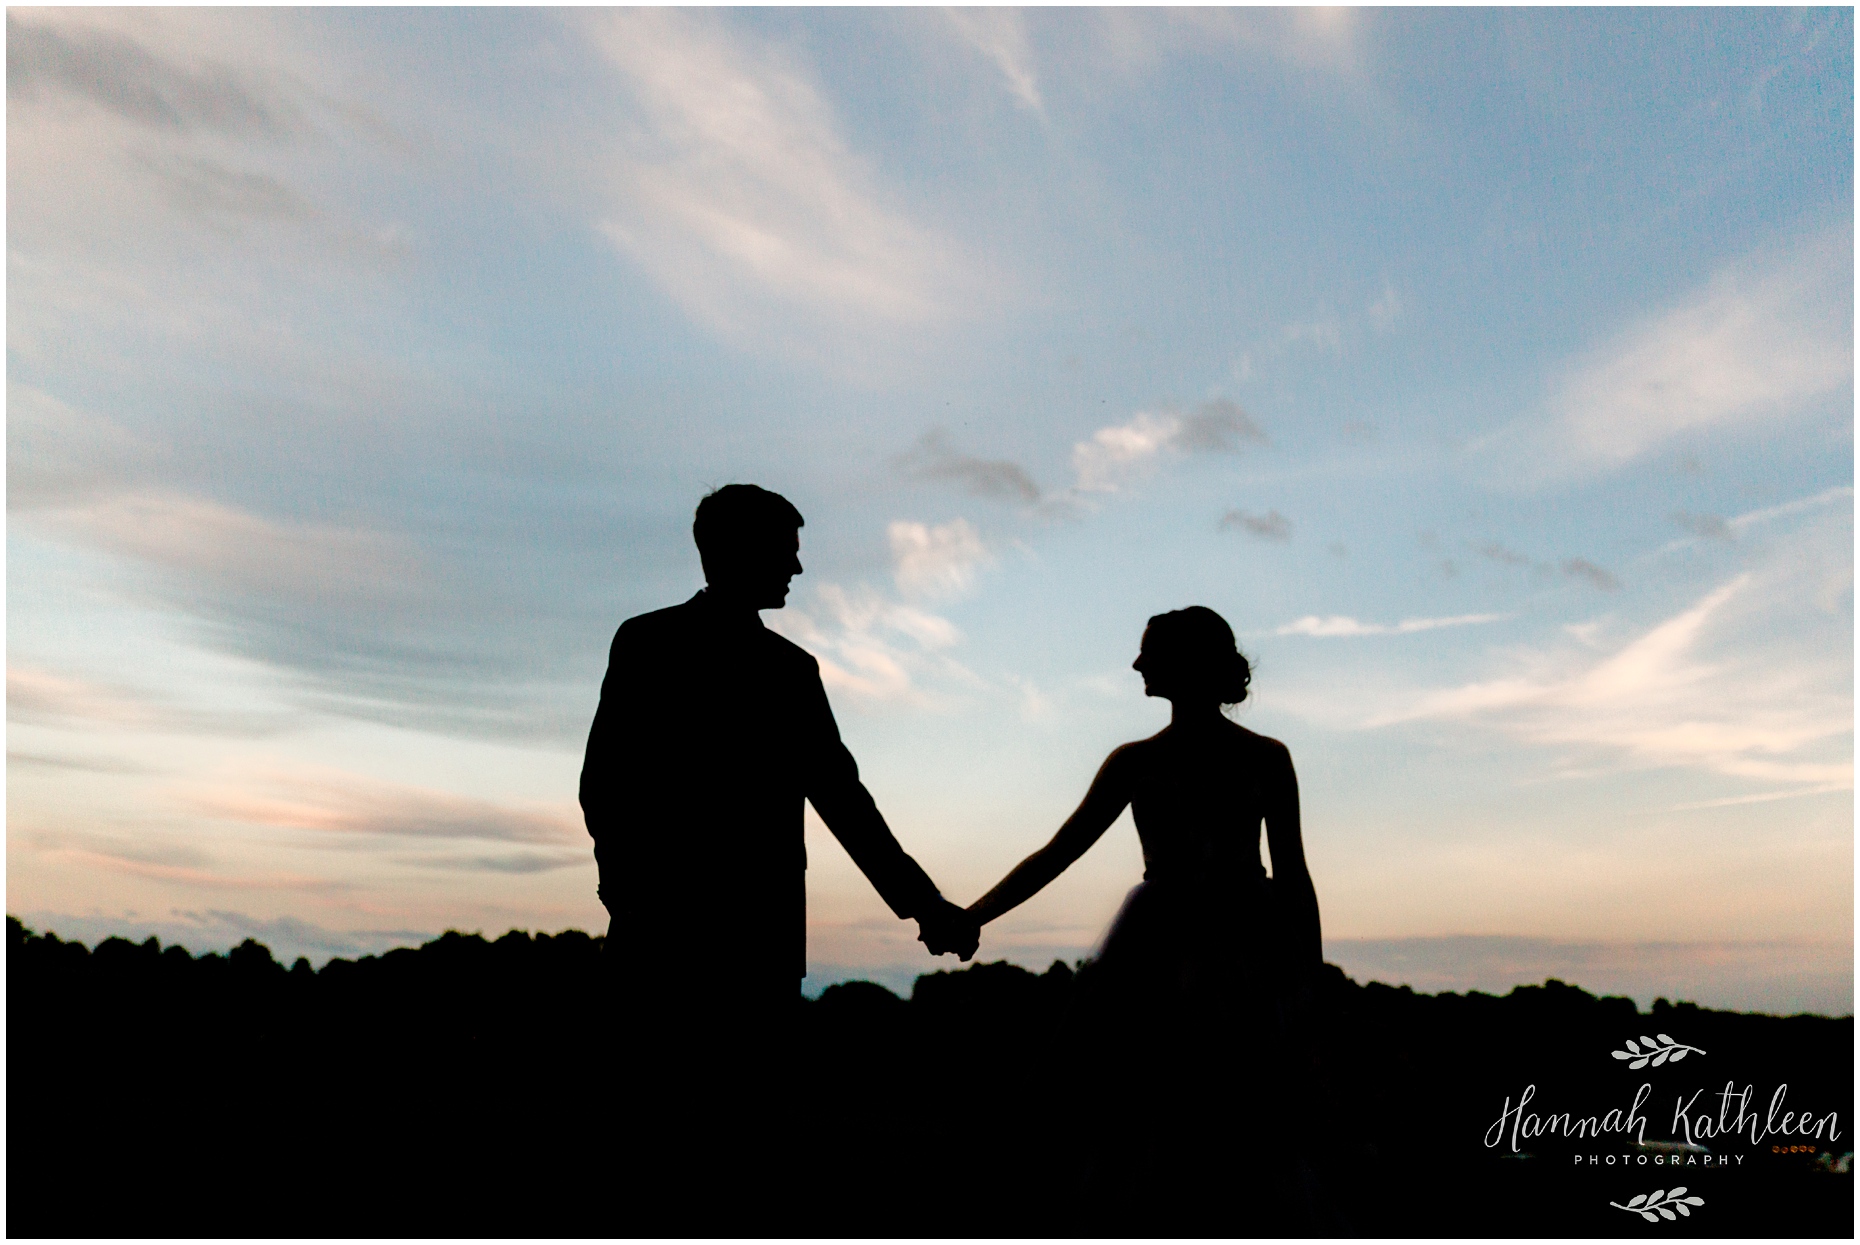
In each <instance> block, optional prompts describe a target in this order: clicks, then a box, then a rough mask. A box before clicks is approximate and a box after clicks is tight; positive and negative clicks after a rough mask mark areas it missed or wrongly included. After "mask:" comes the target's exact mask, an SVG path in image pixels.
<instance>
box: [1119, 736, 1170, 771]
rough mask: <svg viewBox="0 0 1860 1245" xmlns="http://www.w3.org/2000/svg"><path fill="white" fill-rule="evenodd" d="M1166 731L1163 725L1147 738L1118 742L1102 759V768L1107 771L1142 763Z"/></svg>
mask: <svg viewBox="0 0 1860 1245" xmlns="http://www.w3.org/2000/svg"><path fill="white" fill-rule="evenodd" d="M1168 733H1169V731H1168V729H1167V728H1166V727H1165V728H1164V729H1163V730H1160V731H1157V732H1156V733H1155V734H1154V735H1151V736H1150V737H1149V738H1148V739H1133V740H1131V741H1130V742H1129V743H1127V744H1119V745H1118V746H1117V747H1115V748H1113V749H1111V755H1110V756H1108V757H1106V758H1105V759H1104V767H1103V768H1104V769H1105V770H1106V771H1107V772H1108V771H1110V770H1113V769H1128V768H1130V767H1131V766H1134V765H1141V764H1143V762H1144V760H1145V758H1147V757H1148V756H1149V755H1150V754H1151V753H1153V752H1154V751H1155V750H1156V747H1157V745H1158V744H1159V743H1160V742H1161V740H1162V738H1163V736H1165V735H1167V734H1168Z"/></svg>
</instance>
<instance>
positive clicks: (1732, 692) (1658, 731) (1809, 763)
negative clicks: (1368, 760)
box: [1368, 568, 1853, 788]
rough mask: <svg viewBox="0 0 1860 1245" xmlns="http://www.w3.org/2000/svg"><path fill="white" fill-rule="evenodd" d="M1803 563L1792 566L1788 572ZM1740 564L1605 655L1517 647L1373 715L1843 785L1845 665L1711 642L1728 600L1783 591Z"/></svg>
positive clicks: (1848, 717) (1750, 612)
mask: <svg viewBox="0 0 1860 1245" xmlns="http://www.w3.org/2000/svg"><path fill="white" fill-rule="evenodd" d="M1801 569H1803V568H1795V570H1796V572H1797V573H1799V571H1800V570H1801ZM1754 583H1755V578H1754V573H1751V572H1746V573H1744V574H1740V575H1738V576H1736V577H1735V578H1733V579H1731V580H1729V581H1727V582H1726V583H1723V584H1721V585H1719V586H1718V587H1717V588H1715V589H1713V590H1712V591H1710V592H1709V593H1706V594H1705V595H1704V596H1703V597H1701V598H1699V599H1698V600H1697V601H1696V602H1695V603H1694V604H1692V605H1691V606H1690V607H1688V608H1686V609H1685V610H1682V611H1681V612H1679V613H1678V614H1675V615H1673V616H1672V617H1671V618H1668V619H1667V620H1665V621H1664V622H1662V623H1660V624H1659V625H1657V626H1655V627H1653V628H1652V629H1650V630H1649V631H1647V632H1646V633H1645V634H1643V635H1641V636H1639V637H1638V638H1636V639H1634V640H1633V641H1631V642H1630V643H1628V644H1626V645H1625V646H1623V647H1621V648H1620V649H1618V650H1617V651H1615V652H1613V653H1612V654H1608V655H1605V656H1603V657H1601V658H1600V659H1599V660H1595V659H1594V658H1593V657H1592V656H1591V655H1590V653H1588V652H1584V653H1581V654H1570V653H1556V652H1542V653H1525V654H1520V655H1519V658H1518V661H1519V663H1520V665H1521V666H1522V669H1521V670H1519V671H1518V672H1517V673H1513V674H1507V675H1502V676H1500V677H1498V678H1493V679H1488V680H1484V681H1480V682H1475V683H1468V684H1464V685H1462V686H1460V687H1456V688H1449V689H1445V690H1441V691H1435V692H1430V693H1427V694H1425V695H1423V696H1421V697H1420V698H1419V700H1418V701H1417V702H1415V703H1414V704H1412V705H1411V706H1410V707H1408V708H1406V709H1402V710H1399V711H1396V712H1393V713H1388V714H1384V715H1381V716H1379V717H1378V718H1376V719H1373V720H1372V721H1371V722H1370V723H1368V725H1372V726H1382V725H1389V724H1393V723H1397V722H1410V721H1421V720H1447V721H1452V720H1458V721H1480V722H1486V723H1488V724H1491V725H1494V726H1496V727H1498V728H1499V729H1502V730H1504V731H1506V732H1508V733H1511V734H1514V735H1517V736H1519V737H1521V738H1524V739H1527V740H1530V741H1534V742H1538V743H1543V744H1551V745H1558V746H1565V747H1578V748H1587V749H1601V750H1603V751H1604V752H1608V753H1613V754H1615V755H1616V756H1618V757H1621V758H1623V759H1624V760H1625V762H1626V763H1627V764H1629V765H1631V766H1636V767H1648V766H1682V767H1691V768H1699V769H1705V770H1708V771H1712V772H1715V773H1718V774H1723V775H1726V776H1731V777H1738V778H1747V779H1755V780H1760V781H1769V782H1780V783H1795V784H1811V785H1814V786H1817V787H1830V786H1832V787H1838V788H1845V787H1848V786H1851V784H1852V781H1853V763H1852V752H1851V747H1849V748H1846V749H1841V748H1838V747H1836V746H1835V745H1836V744H1837V743H1838V741H1839V740H1841V739H1842V738H1851V734H1852V728H1853V701H1852V696H1851V678H1852V676H1851V673H1848V674H1846V675H1845V676H1844V681H1843V676H1841V675H1840V674H1838V673H1836V672H1833V671H1831V670H1830V669H1828V668H1825V667H1824V666H1823V665H1820V664H1815V663H1810V664H1800V663H1794V662H1790V661H1788V660H1786V659H1784V658H1783V657H1781V656H1779V654H1778V653H1776V652H1774V651H1772V652H1767V653H1757V654H1746V653H1745V652H1744V651H1743V646H1739V645H1737V644H1724V645H1721V648H1720V653H1721V655H1720V653H1713V654H1710V655H1708V654H1707V652H1706V649H1707V640H1708V638H1709V637H1710V632H1711V631H1712V630H1713V629H1714V628H1716V629H1717V630H1719V631H1720V632H1726V631H1729V630H1731V627H1730V625H1729V623H1728V622H1726V621H1725V618H1724V616H1725V615H1726V613H1727V611H1728V609H1729V607H1730V606H1731V605H1733V603H1738V602H1743V603H1744V604H1745V609H1746V617H1745V618H1744V619H1743V620H1742V621H1743V622H1744V623H1745V624H1746V626H1748V625H1749V624H1751V623H1753V622H1760V621H1761V618H1760V615H1761V614H1762V613H1763V611H1764V610H1765V609H1766V607H1770V606H1772V605H1773V604H1774V603H1777V602H1782V601H1791V600H1793V599H1794V596H1793V593H1783V592H1782V591H1781V590H1780V586H1779V585H1778V584H1777V583H1775V582H1770V583H1766V584H1765V585H1764V587H1763V588H1762V589H1757V588H1754V587H1753V584H1754Z"/></svg>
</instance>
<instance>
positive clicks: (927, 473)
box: [892, 428, 1040, 505]
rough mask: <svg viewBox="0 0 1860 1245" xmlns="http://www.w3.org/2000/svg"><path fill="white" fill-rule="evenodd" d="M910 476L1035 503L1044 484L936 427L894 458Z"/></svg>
mask: <svg viewBox="0 0 1860 1245" xmlns="http://www.w3.org/2000/svg"><path fill="white" fill-rule="evenodd" d="M892 462H893V465H894V466H895V467H896V468H897V469H898V471H899V472H900V473H901V474H902V475H904V476H905V477H906V478H908V479H913V480H937V481H946V482H948V483H951V484H954V485H957V486H958V487H959V488H961V489H962V490H963V492H965V493H968V494H970V495H971V496H974V497H987V498H990V499H996V500H1001V501H1019V502H1025V503H1026V504H1028V505H1035V504H1037V503H1038V502H1039V500H1040V486H1039V485H1037V484H1035V483H1034V482H1033V477H1032V476H1030V475H1028V474H1027V470H1026V468H1024V467H1022V466H1021V465H1020V464H1019V463H1014V462H1009V461H1007V460H1006V459H1000V458H978V457H976V456H975V455H973V454H965V453H964V452H962V451H961V450H959V449H957V448H956V447H955V446H954V445H953V444H951V442H950V439H949V434H948V433H947V432H945V431H943V430H942V429H941V428H933V429H931V430H930V431H929V432H926V433H924V435H923V436H922V437H921V438H919V440H918V442H917V444H916V445H915V446H913V447H911V449H909V450H908V451H906V452H905V453H903V454H900V455H899V456H898V457H897V458H895V459H893V460H892Z"/></svg>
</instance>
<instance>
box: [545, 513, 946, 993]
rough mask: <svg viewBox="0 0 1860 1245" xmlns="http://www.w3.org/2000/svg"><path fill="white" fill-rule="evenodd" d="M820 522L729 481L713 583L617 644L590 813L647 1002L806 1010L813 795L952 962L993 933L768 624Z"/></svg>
mask: <svg viewBox="0 0 1860 1245" xmlns="http://www.w3.org/2000/svg"><path fill="white" fill-rule="evenodd" d="M802 522H803V521H802V518H801V514H800V512H799V511H797V510H796V509H795V508H794V507H793V506H792V505H791V504H789V502H788V501H787V499H786V498H783V497H781V496H780V495H778V494H776V493H771V492H769V491H767V490H765V489H761V488H757V487H756V486H754V485H751V484H730V485H725V486H724V487H723V488H720V489H718V490H717V491H716V492H714V493H712V494H710V495H709V496H708V497H706V498H704V500H703V501H702V502H701V503H699V505H698V509H697V521H696V523H695V524H693V527H692V535H693V536H694V537H695V538H696V540H697V546H698V556H699V558H700V559H701V560H702V562H703V566H704V578H705V582H706V585H707V586H706V587H705V588H704V589H703V591H701V592H699V593H698V594H697V595H696V596H694V597H692V598H691V599H690V600H689V601H687V602H685V603H684V604H683V605H674V606H672V607H671V608H670V609H663V610H657V611H655V612H653V613H650V614H642V615H640V616H639V617H637V618H630V619H628V620H627V621H626V622H625V623H623V624H622V625H621V627H620V630H619V632H618V634H616V635H615V636H614V642H613V648H612V650H611V653H610V655H609V658H608V665H607V677H606V679H605V681H603V682H602V684H601V704H600V708H599V710H598V711H597V712H596V713H595V715H594V727H593V729H592V730H591V731H590V732H589V735H588V753H587V760H586V763H585V764H584V766H583V768H582V771H581V807H582V810H583V812H584V813H585V814H586V816H587V823H588V832H589V833H590V834H592V835H593V836H594V855H595V859H596V860H597V861H598V863H599V865H600V879H601V882H600V895H601V901H602V902H603V903H604V904H605V905H606V907H607V911H608V914H609V916H610V917H611V923H610V924H609V926H608V933H607V949H608V954H609V956H610V957H611V961H610V962H611V963H612V964H613V966H614V969H615V971H616V974H617V977H618V984H619V986H620V987H621V989H622V990H623V991H624V992H625V993H626V994H628V995H630V996H632V997H636V998H638V999H640V1001H641V1002H642V1003H645V1004H647V1005H648V1006H651V1007H654V1008H666V1009H679V1010H683V1011H689V1010H691V1009H699V1010H703V1011H708V1010H712V1009H724V1010H730V1011H735V1010H738V1009H739V1008H742V1007H749V1008H757V1007H780V1006H781V1005H782V1004H783V1003H787V1004H789V1005H792V1002H793V1001H794V1000H795V999H796V998H797V996H798V995H799V993H800V978H801V976H802V975H803V974H805V972H806V971H807V968H806V964H807V891H806V884H805V876H804V872H803V871H804V870H805V869H806V867H807V856H806V847H805V844H804V842H803V838H802V816H803V809H802V801H803V800H804V799H806V800H810V801H812V802H813V805H814V809H815V811H816V812H818V813H819V814H820V817H821V820H822V821H824V822H826V824H827V828H828V829H829V830H831V831H832V832H833V835H834V837H835V838H837V839H838V840H839V841H840V843H841V844H842V845H843V846H844V847H845V848H846V851H847V852H848V854H850V855H851V856H852V858H853V861H854V862H855V863H856V864H857V865H858V866H859V868H860V869H861V870H862V871H863V872H864V873H865V875H866V877H867V878H869V879H871V882H872V884H873V886H875V887H877V888H878V893H879V894H880V895H881V896H882V897H883V898H884V900H885V902H886V903H887V904H889V905H890V907H891V910H892V911H893V912H895V913H896V914H897V915H898V916H899V917H900V918H906V919H910V918H914V919H915V920H916V921H917V922H918V925H919V930H920V933H919V937H920V938H921V939H922V940H923V942H924V943H925V945H926V946H927V947H928V948H929V949H930V951H931V952H932V953H933V954H942V953H944V952H946V951H954V952H956V953H958V954H960V955H961V956H962V958H963V959H967V958H969V956H970V955H972V954H974V951H975V947H976V941H977V938H978V936H979V935H978V932H977V926H976V924H975V922H974V920H973V918H971V917H969V915H968V914H967V913H965V912H964V911H963V910H962V909H961V908H959V907H957V906H956V905H954V904H951V903H949V902H948V901H947V900H945V899H944V898H943V897H942V896H941V895H940V894H938V893H937V889H936V887H935V886H934V885H933V884H932V883H931V881H930V878H929V877H928V875H926V874H925V873H924V871H923V870H922V869H921V868H919V867H918V865H917V862H916V861H914V860H912V859H911V858H910V857H909V856H908V855H906V854H905V852H904V849H903V848H901V847H900V846H898V841H897V839H896V838H894V837H893V836H892V833H891V830H890V828H889V827H888V826H886V824H885V819H884V818H883V817H882V816H881V815H880V814H879V811H878V807H877V805H876V804H874V803H873V801H872V797H871V795H870V793H868V792H867V791H866V789H865V786H864V784H862V783H861V782H860V781H859V769H858V766H857V765H856V764H855V763H854V761H853V758H852V754H851V753H849V752H848V751H847V750H846V746H845V745H844V744H842V743H841V742H840V735H839V728H838V726H837V725H836V724H835V723H834V720H833V710H832V709H831V708H829V707H828V704H827V695H826V690H825V689H824V688H823V687H822V686H821V683H820V665H819V663H818V662H816V661H815V660H814V659H813V658H812V657H811V656H809V655H808V654H807V653H806V652H805V651H804V650H802V649H801V648H799V647H798V646H796V645H794V644H792V643H790V642H789V641H787V640H785V639H783V638H782V637H780V636H778V635H776V634H775V633H774V632H772V631H769V630H768V629H767V628H765V627H764V626H763V625H762V620H761V618H760V617H758V615H757V611H759V610H764V609H779V608H781V606H782V605H783V604H784V603H785V602H786V601H787V597H788V584H789V581H790V580H791V579H792V578H793V577H794V576H796V575H799V574H800V573H801V563H800V557H799V553H800V547H801V546H800V533H799V529H800V527H801V526H802Z"/></svg>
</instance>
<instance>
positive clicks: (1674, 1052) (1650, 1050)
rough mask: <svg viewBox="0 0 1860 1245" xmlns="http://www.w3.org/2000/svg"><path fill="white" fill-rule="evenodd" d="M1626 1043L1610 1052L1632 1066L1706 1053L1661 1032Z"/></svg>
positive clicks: (1674, 1060)
mask: <svg viewBox="0 0 1860 1245" xmlns="http://www.w3.org/2000/svg"><path fill="white" fill-rule="evenodd" d="M1625 1045H1626V1046H1627V1049H1626V1050H1617V1051H1610V1052H1609V1053H1610V1054H1612V1055H1613V1056H1614V1057H1615V1058H1616V1059H1632V1060H1633V1061H1634V1062H1633V1063H1630V1064H1629V1065H1628V1067H1630V1068H1644V1067H1646V1066H1647V1062H1648V1060H1652V1061H1653V1066H1654V1067H1656V1068H1657V1067H1659V1066H1660V1065H1661V1064H1663V1063H1665V1062H1666V1060H1667V1057H1668V1056H1671V1057H1672V1060H1673V1062H1674V1063H1678V1062H1679V1061H1680V1060H1681V1059H1684V1058H1685V1057H1686V1056H1687V1055H1688V1054H1692V1055H1703V1054H1704V1053H1705V1052H1704V1051H1702V1050H1700V1049H1699V1048H1698V1047H1696V1046H1687V1045H1686V1044H1685V1043H1684V1042H1675V1041H1673V1039H1672V1038H1670V1037H1667V1036H1666V1035H1665V1034H1664V1033H1662V1034H1660V1040H1659V1041H1657V1042H1656V1041H1654V1040H1653V1039H1652V1038H1650V1037H1647V1036H1646V1035H1645V1034H1643V1035H1642V1036H1641V1039H1640V1044H1638V1045H1637V1044H1636V1043H1635V1041H1634V1039H1633V1038H1629V1039H1628V1040H1627V1042H1626V1043H1625ZM1643 1046H1644V1047H1645V1049H1644V1050H1643V1049H1642V1047H1643ZM1667 1217H1668V1218H1669V1219H1670V1218H1671V1217H1672V1216H1670V1215H1669V1216H1667Z"/></svg>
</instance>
